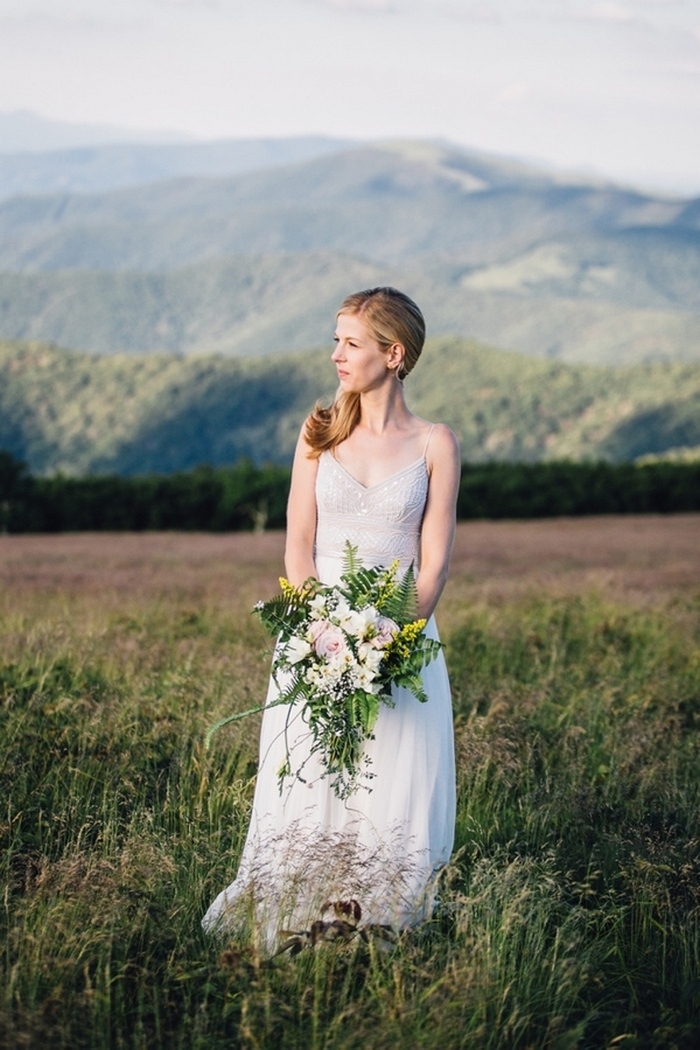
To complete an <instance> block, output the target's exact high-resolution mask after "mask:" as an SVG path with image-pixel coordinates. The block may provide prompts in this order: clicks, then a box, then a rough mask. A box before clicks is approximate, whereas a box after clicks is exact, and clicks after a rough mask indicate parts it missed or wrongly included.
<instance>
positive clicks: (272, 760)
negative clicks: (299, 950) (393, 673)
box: [202, 558, 455, 951]
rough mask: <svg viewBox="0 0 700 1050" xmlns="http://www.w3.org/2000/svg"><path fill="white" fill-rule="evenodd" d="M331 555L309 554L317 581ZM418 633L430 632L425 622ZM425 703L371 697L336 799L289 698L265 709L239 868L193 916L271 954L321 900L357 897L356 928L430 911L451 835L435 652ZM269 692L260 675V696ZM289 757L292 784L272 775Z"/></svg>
mask: <svg viewBox="0 0 700 1050" xmlns="http://www.w3.org/2000/svg"><path fill="white" fill-rule="evenodd" d="M341 564H342V563H341V562H340V561H339V560H335V559H328V558H325V559H321V558H319V559H318V565H317V568H318V572H319V576H320V578H321V579H323V580H324V582H328V583H335V582H337V579H338V577H339V573H340V567H341ZM426 633H427V634H428V636H429V637H431V638H437V630H436V627H435V622H434V619H433V618H431V619H430V621H429V622H428V624H427V626H426ZM422 677H423V683H424V688H425V692H426V695H427V696H428V702H427V703H420V702H419V701H418V700H417V699H416V697H415V696H414V695H413V693H411V692H409V691H408V690H406V689H397V688H395V689H394V691H393V698H394V701H395V706H394V707H389V706H387V705H382V708H381V710H380V713H379V718H378V720H377V724H376V726H375V729H374V739H371V740H369V741H367V743H366V745H365V754H366V757H367V759H368V764H367V767H366V768H367V772H368V774H369V776H368V777H367V779H366V780H365V779H364V778H363V785H365V786H360V787H359V788H358V790H357V791H355V792H354V793H353V794H352V795H351V796H350V797H349V798H348V799H345V800H343V799H339V798H337V796H336V795H335V793H334V791H333V790H332V788H331V786H330V778H329V777H327V776H323V775H322V769H321V766H320V763H319V761H318V758H317V756H316V755H309V748H310V739H309V732H308V727H307V726H306V724H305V723H304V721H303V720H302V718H301V713H300V710H299V709H298V708H297V707H294V708H292V709H291V710H290V708H289V706H288V705H281V706H279V707H272V708H268V709H267V710H265V712H264V714H263V720H262V728H261V734H260V761H259V768H258V776H257V782H256V787H255V795H254V799H253V811H252V815H251V820H250V827H249V829H248V835H247V838H246V842H245V846H244V848H243V853H242V856H241V861H240V866H239V869H238V874H237V876H236V879H235V880H234V882H232V883H231V885H230V886H228V887H227V888H226V889H224V890H223V891H222V892H221V893H220V894H219V895H218V897H217V898H216V899H215V900H214V902H213V903H212V905H211V906H210V908H209V909H208V911H207V912H206V915H205V916H204V919H203V920H202V924H203V926H204V928H205V929H206V930H208V931H212V932H225V931H226V930H228V929H239V928H241V927H242V926H243V925H246V924H248V923H250V925H251V927H252V929H253V930H254V931H255V933H256V934H257V937H258V939H259V941H260V943H261V945H262V946H263V947H264V948H266V949H267V950H269V951H272V950H274V948H275V946H276V944H277V942H278V939H279V937H280V934H282V933H286V932H289V931H300V930H307V929H308V928H309V927H310V925H311V923H312V922H313V921H314V920H316V919H318V918H320V915H321V912H322V910H323V908H324V905H325V904H326V902H332V901H338V900H351V899H354V900H356V901H358V903H359V904H360V907H361V909H362V924H363V925H364V924H375V923H377V924H382V925H388V926H392V927H394V928H397V929H403V928H406V927H409V926H413V925H415V924H416V923H419V922H421V921H422V920H424V919H425V918H427V917H429V915H430V913H431V911H432V907H433V902H434V896H435V882H436V876H437V873H438V872H439V870H440V868H441V867H443V866H444V865H445V864H446V863H447V861H448V860H449V857H450V853H451V851H452V845H453V840H454V822H455V766H454V743H453V729H452V704H451V696H450V686H449V681H448V677H447V669H446V667H445V660H444V656H443V654H442V653H440V654H439V655H438V657H437V659H435V660H433V661H432V662H431V663H430V664H428V665H427V666H426V667H424V668H423V672H422ZM277 695H278V689H277V686H276V684H275V682H274V680H271V681H270V686H269V690H268V694H267V701H266V703H267V704H270V703H272V702H274V700H275V699H276V697H277ZM287 749H289V753H290V756H291V768H292V769H293V770H298V769H299V768H300V767H303V768H302V776H303V778H304V779H303V781H302V780H300V779H298V778H294V777H288V778H287V779H285V781H284V783H283V786H282V790H281V791H280V787H279V781H278V772H279V770H280V768H281V767H282V766H283V765H284V763H285V760H286V758H287Z"/></svg>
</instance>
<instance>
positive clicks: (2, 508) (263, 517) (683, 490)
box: [0, 450, 700, 533]
mask: <svg viewBox="0 0 700 1050" xmlns="http://www.w3.org/2000/svg"><path fill="white" fill-rule="evenodd" d="M288 489H289V470H288V469H287V468H286V467H275V466H265V467H255V466H253V464H251V463H249V462H241V463H239V464H238V465H236V466H234V467H218V468H216V469H214V468H212V467H197V468H196V469H195V470H192V471H188V472H182V473H177V474H172V475H168V476H158V475H150V476H145V477H134V478H123V477H117V476H104V477H87V478H65V477H61V476H60V475H58V476H56V477H51V478H35V477H31V476H29V475H28V474H26V472H25V470H24V468H23V465H22V464H21V463H19V462H18V461H17V460H15V459H14V458H13V457H12V456H10V455H9V454H8V453H6V452H2V451H1V450H0V531H5V532H14V533H20V532H86V531H102V530H107V531H141V530H144V529H182V530H192V529H194V530H207V531H214V532H217V531H236V530H239V529H256V530H262V529H265V528H281V527H283V526H284V523H285V509H286V503H287V494H288ZM694 510H700V460H695V461H691V462H675V461H671V462H665V461H663V460H662V461H658V462H649V463H642V464H639V465H635V464H632V463H604V462H602V463H601V462H598V463H572V462H569V461H560V462H553V463H483V464H478V465H474V464H464V465H463V467H462V478H461V482H460V487H459V497H458V502H457V515H458V517H459V518H460V519H462V520H467V519H472V518H549V517H558V516H562V515H581V514H639V513H661V514H668V513H678V512H682V511H694Z"/></svg>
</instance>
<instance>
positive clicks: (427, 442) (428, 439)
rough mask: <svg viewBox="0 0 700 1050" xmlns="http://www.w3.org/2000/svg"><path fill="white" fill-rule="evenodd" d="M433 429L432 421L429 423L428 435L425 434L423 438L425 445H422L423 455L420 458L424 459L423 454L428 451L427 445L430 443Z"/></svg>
mask: <svg viewBox="0 0 700 1050" xmlns="http://www.w3.org/2000/svg"><path fill="white" fill-rule="evenodd" d="M434 430H435V424H434V423H431V424H430V430H429V431H428V436H427V438H426V439H425V445H424V447H423V455H422V457H421V458H422V459H425V454H426V452H427V451H428V445H429V444H430V439H431V437H432V436H433V431H434Z"/></svg>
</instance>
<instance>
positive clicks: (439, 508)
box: [416, 425, 461, 619]
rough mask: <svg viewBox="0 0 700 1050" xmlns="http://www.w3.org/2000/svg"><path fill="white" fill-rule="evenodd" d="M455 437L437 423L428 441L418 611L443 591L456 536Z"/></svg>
mask: <svg viewBox="0 0 700 1050" xmlns="http://www.w3.org/2000/svg"><path fill="white" fill-rule="evenodd" d="M460 466H461V461H460V453H459V444H458V442H457V438H456V437H455V435H454V434H453V433H452V431H451V430H450V428H449V427H447V426H442V425H441V426H436V427H435V430H434V432H433V436H432V439H431V441H430V450H429V456H428V469H429V471H430V488H429V489H428V502H427V504H426V508H425V515H424V517H423V526H422V529H421V545H420V556H421V562H420V572H419V573H418V579H417V581H416V587H417V590H418V615H419V616H424V617H426V619H427V618H428V617H429V616H430V615H431V614H432V613H433V611H434V610H435V606H436V605H437V603H438V599H439V597H440V595H441V594H442V591H443V588H444V586H445V583H446V582H447V573H448V570H449V565H450V555H451V554H452V545H453V543H454V536H455V524H456V517H457V493H458V491H459V478H460Z"/></svg>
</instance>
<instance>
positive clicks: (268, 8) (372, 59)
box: [0, 0, 700, 192]
mask: <svg viewBox="0 0 700 1050" xmlns="http://www.w3.org/2000/svg"><path fill="white" fill-rule="evenodd" d="M16 109H31V110H34V111H36V112H38V113H40V114H41V115H43V116H47V117H51V118H55V119H60V120H69V121H75V122H80V123H108V124H119V125H122V126H127V127H134V128H147V127H150V128H159V129H160V128H171V129H174V130H178V131H185V132H190V133H193V134H195V135H197V136H202V137H224V136H226V137H228V136H268V135H269V136H277V135H294V134H305V133H318V132H321V133H326V134H329V135H340V136H350V137H357V138H378V137H397V136H410V137H442V138H448V139H451V140H453V141H455V142H458V143H462V144H464V145H472V146H475V147H478V148H484V149H490V150H494V151H497V152H500V153H509V154H512V155H516V156H521V157H528V158H534V159H538V160H546V161H550V162H552V163H554V164H556V165H558V166H561V167H567V168H576V169H588V170H594V171H598V172H601V173H604V174H608V175H611V176H613V177H616V178H621V179H630V180H634V181H637V182H642V183H645V184H647V185H651V186H654V185H656V186H660V187H667V188H674V187H675V188H679V189H686V190H691V189H692V190H695V191H696V192H700V0H0V110H1V111H11V110H16Z"/></svg>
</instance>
